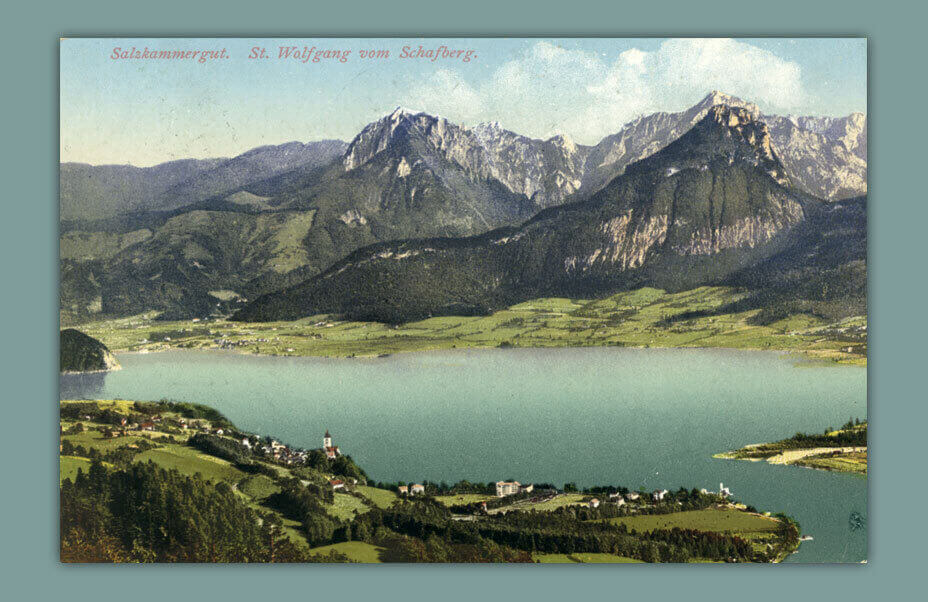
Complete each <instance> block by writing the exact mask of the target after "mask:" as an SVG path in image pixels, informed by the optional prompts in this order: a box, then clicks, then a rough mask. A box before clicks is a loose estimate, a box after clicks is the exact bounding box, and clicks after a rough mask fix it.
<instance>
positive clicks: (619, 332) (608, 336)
mask: <svg viewBox="0 0 928 602" xmlns="http://www.w3.org/2000/svg"><path fill="white" fill-rule="evenodd" d="M744 297H745V293H744V292H743V291H739V290H737V289H733V288H730V287H701V288H698V289H694V290H691V291H686V292H682V293H667V292H665V291H662V290H659V289H651V288H643V289H639V290H636V291H631V292H628V293H620V294H618V295H613V296H611V297H608V298H606V299H601V300H597V301H590V300H583V299H565V298H544V299H536V300H533V301H529V302H526V303H520V304H517V305H513V306H511V307H509V308H507V309H505V310H502V311H498V312H494V313H492V314H490V315H488V316H445V317H440V318H429V319H426V320H421V321H418V322H410V323H406V324H401V325H397V326H391V325H387V324H382V323H378V322H354V321H345V320H339V319H338V318H337V316H329V315H317V316H312V317H309V318H305V319H301V320H296V321H292V322H256V323H249V322H233V321H229V320H227V319H223V318H219V319H210V320H200V319H196V321H191V320H179V321H160V320H157V319H155V318H156V315H154V314H141V315H138V316H133V317H129V318H120V319H114V320H107V321H102V322H91V323H88V324H85V325H83V326H82V327H81V328H82V329H83V330H84V331H85V332H86V333H87V334H89V335H91V336H93V337H95V338H97V339H99V340H101V341H103V342H104V343H106V345H107V346H108V347H110V348H111V349H114V350H117V351H134V352H152V351H159V350H165V349H227V350H234V351H237V352H241V353H252V354H262V355H280V356H325V357H372V356H377V355H381V354H390V353H401V352H413V351H428V350H438V349H466V348H491V347H593V346H620V347H716V348H735V349H760V350H780V351H790V352H796V353H799V354H801V355H802V356H803V357H805V358H807V359H814V360H821V361H825V362H832V363H839V364H853V365H866V362H867V319H866V316H859V317H852V318H847V319H844V320H840V321H837V322H829V321H827V320H823V319H821V318H818V317H815V316H813V315H807V314H794V315H788V316H784V317H782V318H780V319H776V320H773V321H769V322H765V321H764V320H763V319H761V320H758V318H763V316H761V315H760V314H761V312H760V310H748V311H728V310H727V308H729V307H731V306H732V305H733V304H736V303H737V302H738V301H739V300H741V299H743V298H744Z"/></svg>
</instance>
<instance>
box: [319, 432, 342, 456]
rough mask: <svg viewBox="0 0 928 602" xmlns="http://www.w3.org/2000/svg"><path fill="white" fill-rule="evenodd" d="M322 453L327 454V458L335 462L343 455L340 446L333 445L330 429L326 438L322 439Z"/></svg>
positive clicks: (326, 433)
mask: <svg viewBox="0 0 928 602" xmlns="http://www.w3.org/2000/svg"><path fill="white" fill-rule="evenodd" d="M316 432H318V431H316ZM322 451H324V452H325V457H326V458H328V459H329V460H334V459H335V458H337V457H339V456H340V455H342V452H341V451H340V450H339V449H338V446H336V445H332V435H330V434H329V429H326V430H325V436H323V437H322Z"/></svg>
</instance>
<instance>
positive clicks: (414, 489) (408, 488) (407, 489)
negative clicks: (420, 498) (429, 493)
mask: <svg viewBox="0 0 928 602" xmlns="http://www.w3.org/2000/svg"><path fill="white" fill-rule="evenodd" d="M397 493H399V494H400V495H410V496H411V495H425V486H424V485H420V484H419V483H413V484H412V485H400V486H399V487H397Z"/></svg>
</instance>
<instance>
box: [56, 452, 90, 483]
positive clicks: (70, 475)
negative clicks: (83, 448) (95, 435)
mask: <svg viewBox="0 0 928 602" xmlns="http://www.w3.org/2000/svg"><path fill="white" fill-rule="evenodd" d="M78 469H80V470H82V471H84V473H85V474H86V473H87V471H88V470H89V469H90V460H89V459H87V458H78V457H76V456H61V467H60V471H59V472H60V473H61V474H60V476H59V479H58V481H59V482H61V481H64V480H65V479H71V480H72V481H73V480H74V479H75V478H76V477H77V471H78Z"/></svg>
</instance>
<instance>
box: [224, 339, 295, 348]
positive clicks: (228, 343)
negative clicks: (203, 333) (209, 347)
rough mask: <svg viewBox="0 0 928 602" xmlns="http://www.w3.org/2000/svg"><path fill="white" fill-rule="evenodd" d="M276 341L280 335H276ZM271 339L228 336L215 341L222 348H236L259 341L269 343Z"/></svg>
mask: <svg viewBox="0 0 928 602" xmlns="http://www.w3.org/2000/svg"><path fill="white" fill-rule="evenodd" d="M274 340H275V341H279V340H280V337H275V338H274ZM269 342H270V339H266V338H259V339H242V340H241V341H233V340H231V339H226V338H217V339H213V343H215V344H216V345H218V346H219V348H220V349H234V348H236V347H246V346H248V345H255V344H257V343H269Z"/></svg>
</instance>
